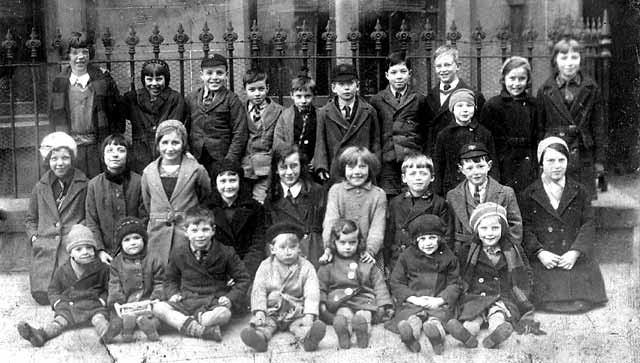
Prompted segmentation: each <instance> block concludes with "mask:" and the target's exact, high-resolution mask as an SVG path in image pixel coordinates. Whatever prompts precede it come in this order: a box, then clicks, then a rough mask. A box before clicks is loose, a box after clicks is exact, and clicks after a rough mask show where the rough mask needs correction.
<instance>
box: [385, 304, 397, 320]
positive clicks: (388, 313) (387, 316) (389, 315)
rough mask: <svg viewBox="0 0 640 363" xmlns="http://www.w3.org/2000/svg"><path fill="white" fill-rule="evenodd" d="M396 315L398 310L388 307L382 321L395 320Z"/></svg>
mask: <svg viewBox="0 0 640 363" xmlns="http://www.w3.org/2000/svg"><path fill="white" fill-rule="evenodd" d="M394 315H396V310H395V309H394V308H392V307H386V308H385V309H384V316H383V317H382V321H383V322H385V321H389V320H391V319H393V316H394Z"/></svg>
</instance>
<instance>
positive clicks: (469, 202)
mask: <svg viewBox="0 0 640 363" xmlns="http://www.w3.org/2000/svg"><path fill="white" fill-rule="evenodd" d="M468 193H469V186H468V183H467V182H466V181H465V182H463V183H460V184H459V185H458V186H457V187H455V189H453V190H451V191H449V193H447V204H448V205H449V208H450V210H451V212H450V213H451V226H450V228H449V231H450V233H451V234H450V235H449V241H450V246H453V249H454V250H455V251H456V253H457V254H458V258H460V259H462V258H463V257H462V256H466V252H467V251H468V250H469V247H470V243H471V242H472V240H473V236H474V233H473V228H472V227H471V226H470V225H469V218H471V213H469V210H471V211H473V210H474V209H475V207H476V206H477V205H476V203H475V201H474V200H473V198H467V195H468ZM484 201H485V202H493V203H496V204H498V205H501V206H503V207H504V208H505V209H506V210H507V221H508V223H509V238H510V239H511V241H513V242H514V243H517V244H521V243H522V233H523V232H522V214H520V207H519V206H518V201H517V199H516V194H515V193H514V192H513V189H511V188H510V187H507V186H504V185H502V184H500V183H498V182H497V181H496V180H495V179H493V178H491V177H489V181H488V182H487V190H486V192H485V196H484ZM460 248H462V250H460Z"/></svg>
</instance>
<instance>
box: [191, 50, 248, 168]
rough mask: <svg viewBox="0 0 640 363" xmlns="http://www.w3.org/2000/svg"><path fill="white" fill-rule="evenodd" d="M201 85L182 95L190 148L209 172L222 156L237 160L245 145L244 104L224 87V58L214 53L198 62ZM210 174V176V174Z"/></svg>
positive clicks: (225, 80)
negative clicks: (184, 97)
mask: <svg viewBox="0 0 640 363" xmlns="http://www.w3.org/2000/svg"><path fill="white" fill-rule="evenodd" d="M200 68H201V71H200V78H201V79H202V82H203V84H202V87H200V88H198V89H197V90H195V91H193V92H191V93H190V94H188V95H187V97H186V99H185V103H186V116H185V117H186V121H185V126H186V127H187V132H188V134H189V150H190V151H191V153H192V154H193V156H194V157H195V158H196V159H197V160H198V162H199V163H200V164H202V165H203V166H204V167H205V169H207V172H209V175H210V176H211V172H212V170H213V169H214V166H215V164H217V163H218V162H220V161H221V160H222V159H231V160H233V161H235V162H237V163H240V158H241V157H242V155H243V154H244V151H245V148H246V146H247V138H248V135H249V131H248V129H247V111H246V107H245V106H244V105H243V104H242V101H240V98H238V96H237V95H236V94H235V93H233V92H231V91H230V90H228V89H227V86H226V82H227V74H228V71H227V59H226V58H225V57H224V56H222V55H220V54H214V55H213V56H212V57H211V58H205V59H203V60H202V62H201V63H200ZM211 177H213V176H211Z"/></svg>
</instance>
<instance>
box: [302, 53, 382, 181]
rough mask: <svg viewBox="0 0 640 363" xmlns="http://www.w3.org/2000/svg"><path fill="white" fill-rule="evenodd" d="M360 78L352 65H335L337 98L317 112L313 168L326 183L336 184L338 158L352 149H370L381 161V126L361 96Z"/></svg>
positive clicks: (334, 84)
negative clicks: (347, 149)
mask: <svg viewBox="0 0 640 363" xmlns="http://www.w3.org/2000/svg"><path fill="white" fill-rule="evenodd" d="M359 87H360V86H359V83H358V75H357V73H356V70H355V68H354V67H353V66H352V65H350V64H340V65H338V66H336V68H335V70H334V72H333V75H332V79H331V91H332V92H333V93H335V94H336V96H335V97H334V98H333V99H332V100H331V101H329V103H327V104H326V105H324V106H323V107H321V108H320V110H319V111H318V114H319V115H318V125H317V127H318V128H317V132H316V148H315V151H314V158H313V168H314V171H315V173H316V174H317V176H318V177H319V178H320V180H322V181H323V182H328V181H329V180H331V182H332V183H333V182H335V181H336V178H337V176H338V174H339V173H338V170H337V169H336V167H337V166H338V163H337V159H338V156H339V155H340V153H341V152H342V150H344V149H346V148H347V147H349V146H361V147H366V148H367V149H369V150H370V151H371V152H372V153H373V154H374V155H375V156H376V157H377V158H378V160H380V150H381V147H380V124H379V123H378V115H377V112H376V110H375V109H374V108H373V106H371V105H370V104H369V103H368V102H367V101H366V100H365V99H364V98H362V97H360V96H358V90H359Z"/></svg>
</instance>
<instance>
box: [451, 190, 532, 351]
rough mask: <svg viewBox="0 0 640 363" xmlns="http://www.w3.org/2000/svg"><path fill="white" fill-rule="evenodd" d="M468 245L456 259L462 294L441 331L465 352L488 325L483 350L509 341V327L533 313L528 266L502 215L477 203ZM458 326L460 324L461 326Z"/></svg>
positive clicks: (490, 205) (491, 205) (488, 205)
mask: <svg viewBox="0 0 640 363" xmlns="http://www.w3.org/2000/svg"><path fill="white" fill-rule="evenodd" d="M469 224H470V225H471V226H472V228H473V231H474V233H475V235H474V241H473V242H474V243H473V244H472V246H471V249H470V250H469V253H468V255H466V256H464V257H461V261H465V262H464V263H463V264H462V278H463V281H464V287H465V288H464V295H463V296H462V298H461V299H460V301H459V311H460V315H459V316H458V319H457V320H456V319H451V320H450V321H449V322H448V323H447V331H448V332H449V334H451V335H452V336H453V337H454V338H456V339H458V340H460V341H462V342H463V343H464V345H465V346H466V347H468V348H473V347H475V346H477V344H478V342H477V339H476V338H475V337H476V336H477V335H478V333H479V331H480V328H481V326H482V325H483V324H484V323H488V325H489V327H488V329H489V335H488V336H486V337H485V338H484V339H483V340H482V345H483V346H484V347H485V348H496V347H498V345H499V344H500V343H502V342H504V341H505V340H507V339H508V338H509V336H511V333H512V332H513V325H512V323H513V324H515V323H517V322H518V321H519V320H520V319H521V317H522V316H523V314H525V313H527V312H530V311H533V305H532V304H531V303H530V302H529V294H530V292H531V279H530V278H529V276H530V274H529V264H528V262H527V260H526V257H525V255H524V252H523V251H522V250H521V247H520V245H519V244H517V243H514V242H512V241H511V239H510V237H509V235H508V234H507V233H505V232H506V231H507V211H506V209H505V208H504V207H502V206H500V205H498V204H496V203H491V202H488V203H482V204H480V205H478V206H477V207H476V209H475V210H474V211H473V214H472V215H471V219H470V221H469ZM461 322H462V323H461Z"/></svg>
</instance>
